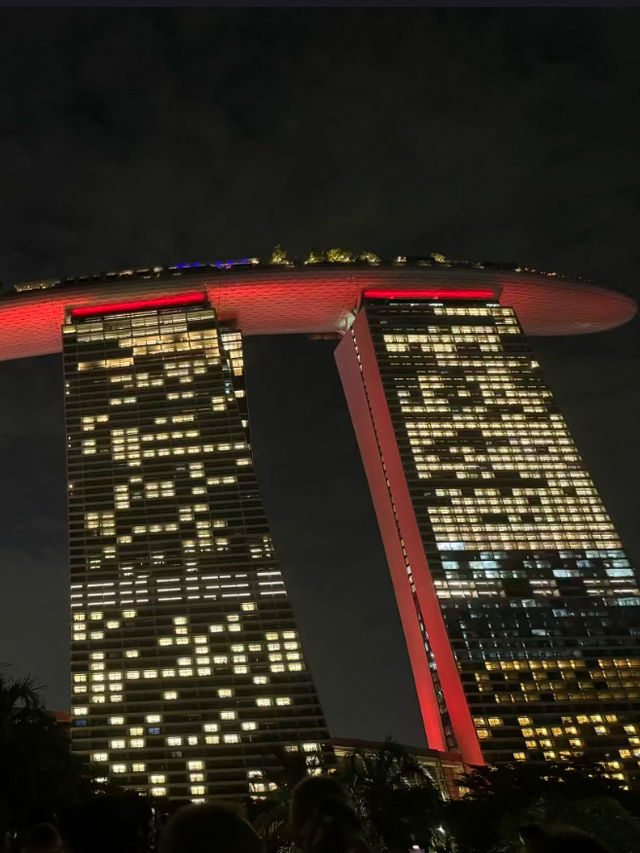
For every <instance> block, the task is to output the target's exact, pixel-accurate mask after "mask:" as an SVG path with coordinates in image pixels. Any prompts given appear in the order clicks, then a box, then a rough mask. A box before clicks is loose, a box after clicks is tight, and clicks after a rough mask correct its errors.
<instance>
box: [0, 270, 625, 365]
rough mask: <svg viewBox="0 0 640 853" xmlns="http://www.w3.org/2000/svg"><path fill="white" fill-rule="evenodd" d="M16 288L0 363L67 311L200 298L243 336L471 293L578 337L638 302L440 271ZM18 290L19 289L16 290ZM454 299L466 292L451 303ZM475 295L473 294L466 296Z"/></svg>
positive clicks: (145, 275) (116, 280) (48, 332)
mask: <svg viewBox="0 0 640 853" xmlns="http://www.w3.org/2000/svg"><path fill="white" fill-rule="evenodd" d="M31 287H33V289H26V288H25V287H24V286H22V290H21V292H17V293H15V294H11V295H8V296H3V297H0V330H1V331H0V359H10V358H24V357H26V356H31V355H43V354H45V353H53V352H58V351H59V350H60V349H61V334H60V327H61V326H62V324H63V322H64V317H65V311H67V310H68V309H70V308H72V307H73V308H76V309H77V310H76V312H75V317H77V318H78V319H80V318H81V317H82V316H84V317H88V316H90V314H91V313H93V311H92V310H91V307H93V308H94V309H95V308H98V309H99V308H100V306H101V305H111V304H113V303H118V302H120V303H125V304H126V303H127V302H136V301H139V300H154V299H163V300H167V299H172V298H173V297H183V296H187V297H188V296H189V295H192V294H194V293H195V294H202V293H206V294H207V296H208V298H209V300H210V301H211V304H212V305H213V307H214V308H215V309H216V311H217V313H218V316H219V318H220V319H221V320H228V321H233V322H234V323H236V324H237V326H238V328H240V329H241V330H242V331H243V333H244V334H246V335H269V334H312V335H325V334H334V333H337V332H340V331H341V330H344V329H345V327H346V325H347V323H348V321H349V317H350V315H351V314H352V313H353V311H354V310H355V309H356V308H357V306H358V304H359V301H360V299H361V297H362V293H363V291H367V293H370V294H373V292H374V291H379V292H380V295H381V296H382V295H383V294H384V297H385V298H388V297H389V296H390V295H393V294H394V293H397V294H398V296H399V297H401V294H402V293H403V292H405V293H411V294H413V293H414V292H415V293H420V292H425V295H426V296H428V298H430V299H431V298H433V299H438V300H439V301H440V300H442V299H446V298H447V293H449V294H450V296H451V298H458V299H459V298H465V296H464V294H468V293H471V292H475V293H479V292H481V293H483V298H485V295H486V294H495V298H496V299H499V301H500V303H501V304H503V305H510V306H512V307H513V308H514V309H515V310H516V312H517V314H518V317H519V318H520V322H521V323H522V325H523V327H524V329H525V332H526V333H527V334H529V335H580V334H586V333H588V332H599V331H604V330H607V329H612V328H615V327H616V326H620V325H622V324H623V323H626V322H627V321H628V320H630V319H631V318H632V317H633V316H634V314H635V313H636V310H637V304H636V302H635V301H634V300H633V299H632V298H631V297H630V296H626V295H625V294H622V293H619V292H617V291H615V290H609V289H608V288H605V287H599V286H595V285H591V284H586V283H584V282H581V281H574V280H570V279H564V278H559V277H553V276H550V275H542V274H537V273H533V272H527V271H524V270H522V271H518V270H502V269H486V268H485V269H476V268H473V267H471V266H468V267H462V268H459V267H458V268H456V267H455V266H448V265H446V264H435V265H432V266H421V265H419V264H416V265H410V264H407V265H393V264H388V265H384V264H380V265H372V266H366V265H356V264H339V263H337V264H310V265H308V266H304V265H303V266H297V267H293V266H292V265H291V266H268V265H267V266H261V265H258V264H254V263H252V264H247V265H246V266H245V267H244V268H237V267H231V268H229V269H224V268H223V269H217V268H213V267H210V266H207V267H202V266H201V267H198V268H197V269H183V268H180V267H170V268H165V269H160V268H154V269H149V270H143V271H138V272H137V273H134V272H130V273H129V272H127V273H119V274H112V275H110V276H102V277H98V276H95V277H85V279H76V280H68V281H66V282H56V283H52V282H43V283H42V284H39V283H38V284H35V285H31ZM17 289H19V288H17ZM455 294H463V296H459V295H458V296H456V295H455ZM470 298H473V297H470Z"/></svg>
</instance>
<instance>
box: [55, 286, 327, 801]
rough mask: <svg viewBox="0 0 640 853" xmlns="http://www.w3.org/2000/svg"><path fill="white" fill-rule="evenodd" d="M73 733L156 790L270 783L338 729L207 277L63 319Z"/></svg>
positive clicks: (109, 763)
mask: <svg viewBox="0 0 640 853" xmlns="http://www.w3.org/2000/svg"><path fill="white" fill-rule="evenodd" d="M63 355H64V379H65V394H66V430H67V461H68V478H69V529H70V561H71V612H72V706H73V708H72V714H73V718H72V725H71V732H72V743H73V749H74V751H75V752H77V753H79V754H84V755H86V756H88V757H90V758H91V759H92V760H93V761H94V762H96V763H97V764H98V766H103V767H104V771H105V776H106V775H107V774H117V775H118V778H119V780H120V781H121V782H122V783H123V784H125V785H127V786H130V787H134V788H136V789H139V790H144V791H149V792H150V793H152V794H154V795H158V796H162V795H168V796H170V797H172V798H181V799H182V798H184V799H194V800H199V799H201V798H203V797H205V796H207V795H216V794H222V795H242V794H246V793H248V792H252V793H257V794H261V793H263V792H265V791H266V790H267V789H268V781H267V779H265V778H264V769H265V767H268V766H269V765H270V764H273V763H274V762H277V758H276V756H275V755H274V754H273V751H274V750H275V751H277V750H279V749H284V750H289V751H298V750H301V751H303V752H305V753H309V755H310V756H311V755H313V754H314V753H316V752H317V751H319V750H321V749H322V748H323V744H324V743H326V741H327V738H328V734H327V731H326V728H325V723H324V720H323V716H322V711H321V709H320V706H319V703H318V699H317V696H316V691H315V688H314V685H313V681H312V679H311V676H310V674H309V671H308V669H307V667H306V664H305V661H304V658H303V655H302V652H301V648H300V642H299V638H298V633H297V630H296V624H295V621H294V618H293V614H292V611H291V607H290V605H289V602H288V600H287V595H286V592H285V588H284V584H283V581H282V578H281V575H280V571H279V568H278V563H277V560H276V558H275V556H274V550H273V544H272V541H271V537H270V534H269V528H268V525H267V522H266V518H265V514H264V510H263V507H262V502H261V499H260V495H259V492H258V487H257V483H256V477H255V473H254V469H253V463H252V457H251V448H250V444H249V431H248V416H247V405H246V396H245V389H244V381H243V360H242V340H241V335H240V333H239V332H238V331H235V330H233V329H231V328H230V327H228V326H225V325H219V324H218V322H217V319H216V315H215V312H214V310H213V309H212V308H211V306H210V305H209V303H208V302H207V299H206V296H205V295H203V294H202V293H199V292H191V293H183V294H180V295H178V296H165V297H160V298H154V299H141V300H138V301H126V302H120V303H112V304H102V305H96V306H91V307H88V308H86V307H77V308H74V309H71V310H69V311H68V312H67V315H66V321H65V325H64V326H63Z"/></svg>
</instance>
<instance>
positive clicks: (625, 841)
mask: <svg viewBox="0 0 640 853" xmlns="http://www.w3.org/2000/svg"><path fill="white" fill-rule="evenodd" d="M461 782H462V784H463V785H464V786H465V787H467V788H468V789H469V793H468V794H467V795H466V796H465V797H464V798H463V799H461V800H458V801H456V802H452V803H450V804H449V805H448V806H447V808H446V809H445V814H444V817H443V824H444V826H445V829H446V831H447V834H448V837H450V839H451V842H452V847H451V849H452V850H455V851H456V853H520V851H521V850H522V845H521V842H520V839H519V834H518V829H519V828H520V827H521V826H523V825H526V824H540V825H542V826H549V825H555V824H559V825H565V826H574V827H576V828H579V829H582V830H584V831H586V832H587V833H588V834H590V835H592V836H593V837H594V838H595V839H597V840H598V841H600V843H601V844H603V845H604V846H605V847H606V849H608V850H611V851H612V853H632V851H637V850H640V819H639V818H638V817H637V816H636V815H635V814H634V813H633V809H634V807H635V806H636V805H637V795H636V794H634V793H633V792H627V791H625V790H623V787H622V785H621V784H620V783H618V782H616V781H615V780H611V779H608V778H607V777H605V776H604V774H603V772H602V770H601V769H600V768H599V767H598V766H597V765H593V764H589V763H587V762H579V761H577V762H572V763H542V762H540V763H538V762H518V763H516V764H511V765H503V766H500V767H481V768H476V769H475V770H474V771H473V772H472V773H470V774H468V775H467V776H465V777H464V778H463V779H462V780H461Z"/></svg>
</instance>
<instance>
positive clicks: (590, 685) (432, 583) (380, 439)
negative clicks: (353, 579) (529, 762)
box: [336, 289, 640, 778]
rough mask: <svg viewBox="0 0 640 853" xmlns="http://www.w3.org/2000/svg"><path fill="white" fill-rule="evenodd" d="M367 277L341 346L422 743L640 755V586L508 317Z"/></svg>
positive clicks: (476, 301) (486, 300)
mask: <svg viewBox="0 0 640 853" xmlns="http://www.w3.org/2000/svg"><path fill="white" fill-rule="evenodd" d="M498 297H499V289H494V290H493V292H491V291H487V290H482V289H476V290H475V291H474V290H473V289H467V290H459V291H450V292H449V293H448V294H447V293H441V294H429V293H428V292H427V291H425V290H423V291H420V290H418V289H414V290H405V291H403V292H401V291H398V292H395V293H394V292H392V291H383V290H377V291H376V290H373V291H367V290H365V291H364V297H363V300H362V303H361V306H360V309H359V311H358V313H357V316H356V318H355V321H354V322H353V324H352V326H351V328H350V330H349V331H348V332H347V334H346V335H345V336H344V338H343V339H342V341H341V342H340V344H339V346H338V347H337V350H336V360H337V363H338V368H339V371H340V375H341V379H342V383H343V387H344V390H345V394H346V398H347V403H348V406H349V410H350V413H351V418H352V421H353V424H354V429H355V432H356V436H357V439H358V443H359V446H360V450H361V454H362V457H363V462H364V466H365V470H366V474H367V478H368V481H369V485H370V489H371V493H372V497H373V501H374V506H375V510H376V514H377V517H378V522H379V526H380V530H381V534H382V538H383V543H384V547H385V552H386V556H387V560H388V564H389V567H390V571H391V576H392V580H393V585H394V590H395V594H396V599H397V603H398V607H399V611H400V616H401V620H402V624H403V629H404V633H405V639H406V642H407V647H408V650H409V655H410V659H411V665H412V669H413V674H414V679H415V684H416V690H417V693H418V698H419V702H420V707H421V711H422V716H423V720H424V725H425V730H426V733H427V739H428V744H429V746H430V747H431V748H433V749H437V750H441V751H444V752H459V753H460V754H461V756H462V758H463V760H464V761H465V762H466V763H468V764H476V763H481V762H485V761H487V762H492V763H493V762H504V761H513V760H518V759H525V758H527V757H532V758H541V759H546V760H562V759H569V758H572V757H577V756H581V755H587V756H589V757H591V758H593V759H595V760H598V761H601V762H603V764H604V766H606V768H607V771H608V772H609V773H611V774H612V775H614V776H618V777H620V778H627V777H628V776H629V775H637V774H638V765H639V764H640V725H639V723H640V653H639V648H640V647H639V640H638V636H639V633H640V621H639V618H638V617H639V614H640V610H638V605H639V604H640V595H639V592H638V584H637V578H636V575H635V572H634V570H633V569H632V567H631V566H630V564H629V561H628V560H627V558H626V556H625V553H624V551H623V550H622V547H621V544H620V541H619V539H618V536H617V534H616V531H615V529H614V527H613V524H612V523H611V520H610V518H609V516H608V514H607V512H606V510H605V508H604V506H603V504H602V502H601V500H600V498H599V496H598V493H597V491H596V489H595V487H594V484H593V482H592V480H591V478H590V476H589V474H588V472H587V471H586V469H585V467H584V464H583V463H582V461H581V459H580V456H579V454H578V452H577V449H576V447H575V444H574V442H573V440H572V437H571V435H570V433H569V430H568V429H567V425H566V423H565V421H564V419H563V417H562V415H561V414H560V412H559V411H558V409H557V407H556V405H555V403H554V400H553V396H552V394H551V391H550V390H549V388H548V386H547V385H546V383H545V381H544V378H543V376H542V373H541V370H540V366H539V364H538V362H537V361H536V359H535V356H534V355H533V353H532V351H531V349H530V347H529V344H528V342H527V340H526V338H525V336H524V335H523V332H522V328H521V326H520V324H519V322H518V318H517V317H516V315H515V313H514V311H513V310H512V308H511V307H509V306H508V305H501V304H499V301H498Z"/></svg>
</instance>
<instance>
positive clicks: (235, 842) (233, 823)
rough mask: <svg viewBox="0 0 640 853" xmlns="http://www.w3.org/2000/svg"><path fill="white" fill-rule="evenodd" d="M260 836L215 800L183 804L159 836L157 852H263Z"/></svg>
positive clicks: (230, 810)
mask: <svg viewBox="0 0 640 853" xmlns="http://www.w3.org/2000/svg"><path fill="white" fill-rule="evenodd" d="M262 849H263V845H262V840H261V838H260V836H259V835H258V834H257V833H256V831H255V830H254V829H253V827H252V826H251V825H250V824H249V823H247V821H246V820H243V818H241V817H240V816H239V815H238V814H236V812H235V811H233V809H231V808H229V807H228V806H224V805H218V804H215V803H203V804H202V805H190V806H183V807H182V808H181V809H178V811H177V812H175V813H174V814H173V815H171V817H170V818H169V820H168V821H167V824H166V826H165V828H164V831H163V833H162V835H161V837H160V853H262Z"/></svg>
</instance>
